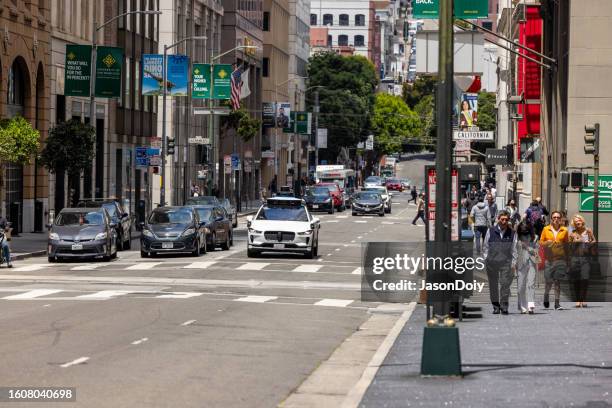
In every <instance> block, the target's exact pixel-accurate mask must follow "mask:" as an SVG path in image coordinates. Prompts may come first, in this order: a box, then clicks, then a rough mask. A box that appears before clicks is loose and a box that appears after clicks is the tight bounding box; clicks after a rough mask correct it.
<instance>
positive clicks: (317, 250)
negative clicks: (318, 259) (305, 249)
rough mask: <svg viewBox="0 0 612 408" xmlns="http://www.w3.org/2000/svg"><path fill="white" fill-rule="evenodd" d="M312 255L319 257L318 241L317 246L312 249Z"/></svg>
mask: <svg viewBox="0 0 612 408" xmlns="http://www.w3.org/2000/svg"><path fill="white" fill-rule="evenodd" d="M313 255H314V256H318V255H319V240H317V245H316V246H315V247H314V250H313Z"/></svg>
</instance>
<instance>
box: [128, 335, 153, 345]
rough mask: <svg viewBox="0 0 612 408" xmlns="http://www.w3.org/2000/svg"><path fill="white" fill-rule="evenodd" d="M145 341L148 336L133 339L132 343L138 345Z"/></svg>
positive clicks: (147, 339)
mask: <svg viewBox="0 0 612 408" xmlns="http://www.w3.org/2000/svg"><path fill="white" fill-rule="evenodd" d="M145 341H149V338H148V337H143V338H142V339H138V340H134V341H133V342H132V345H133V346H137V345H139V344H142V343H144V342H145Z"/></svg>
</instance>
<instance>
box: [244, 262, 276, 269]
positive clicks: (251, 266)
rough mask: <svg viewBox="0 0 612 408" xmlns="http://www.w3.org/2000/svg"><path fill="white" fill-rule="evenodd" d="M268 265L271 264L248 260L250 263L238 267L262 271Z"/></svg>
mask: <svg viewBox="0 0 612 408" xmlns="http://www.w3.org/2000/svg"><path fill="white" fill-rule="evenodd" d="M268 265H270V264H269V263H265V262H248V263H245V264H244V265H240V266H239V267H238V268H236V269H238V270H241V271H261V270H262V269H263V268H265V267H266V266H268Z"/></svg>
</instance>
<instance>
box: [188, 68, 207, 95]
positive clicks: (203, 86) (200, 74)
mask: <svg viewBox="0 0 612 408" xmlns="http://www.w3.org/2000/svg"><path fill="white" fill-rule="evenodd" d="M191 80H192V83H193V89H192V90H191V97H192V98H194V99H204V98H206V99H208V98H210V64H193V68H192V69H191Z"/></svg>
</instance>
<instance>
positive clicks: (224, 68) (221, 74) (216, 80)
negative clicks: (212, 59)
mask: <svg viewBox="0 0 612 408" xmlns="http://www.w3.org/2000/svg"><path fill="white" fill-rule="evenodd" d="M231 76H232V65H231V64H216V65H215V66H214V67H213V99H230V98H231V95H232V83H231Z"/></svg>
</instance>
